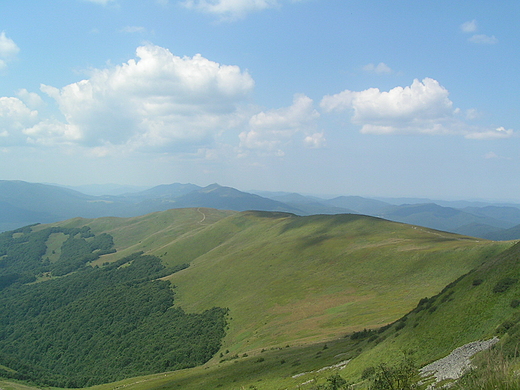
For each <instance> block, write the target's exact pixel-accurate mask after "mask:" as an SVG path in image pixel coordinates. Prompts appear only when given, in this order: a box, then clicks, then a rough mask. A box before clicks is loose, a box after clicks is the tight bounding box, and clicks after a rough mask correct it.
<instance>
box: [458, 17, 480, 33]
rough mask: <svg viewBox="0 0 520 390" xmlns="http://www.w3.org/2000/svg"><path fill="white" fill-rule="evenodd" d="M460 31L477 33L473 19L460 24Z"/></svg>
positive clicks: (475, 22)
mask: <svg viewBox="0 0 520 390" xmlns="http://www.w3.org/2000/svg"><path fill="white" fill-rule="evenodd" d="M460 29H461V30H462V31H463V32H465V33H472V32H475V31H477V21H476V20H475V19H473V20H470V21H468V22H464V23H462V24H461V26H460Z"/></svg>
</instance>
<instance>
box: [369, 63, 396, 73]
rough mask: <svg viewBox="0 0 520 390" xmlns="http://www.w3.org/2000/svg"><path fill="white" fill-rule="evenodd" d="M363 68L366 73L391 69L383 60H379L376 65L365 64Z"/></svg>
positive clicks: (390, 70)
mask: <svg viewBox="0 0 520 390" xmlns="http://www.w3.org/2000/svg"><path fill="white" fill-rule="evenodd" d="M363 70H364V71H365V72H368V73H376V74H388V73H392V69H391V68H390V67H389V66H388V65H387V64H385V63H384V62H380V63H379V64H377V65H374V64H368V65H365V66H363Z"/></svg>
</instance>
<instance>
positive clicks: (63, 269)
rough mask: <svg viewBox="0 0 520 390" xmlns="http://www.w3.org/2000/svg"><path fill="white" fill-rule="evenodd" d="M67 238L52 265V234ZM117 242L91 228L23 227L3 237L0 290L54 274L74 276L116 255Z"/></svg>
mask: <svg viewBox="0 0 520 390" xmlns="http://www.w3.org/2000/svg"><path fill="white" fill-rule="evenodd" d="M57 233H61V234H64V235H65V236H68V238H67V239H66V241H65V242H64V243H63V244H62V246H61V253H60V256H59V258H58V259H57V260H56V261H54V262H51V261H50V260H49V258H48V257H45V254H46V252H47V242H48V240H49V237H50V236H51V235H52V234H57ZM114 251H115V249H114V240H113V238H112V236H111V235H109V234H106V233H103V234H100V235H97V236H96V235H94V234H93V233H92V232H91V231H90V228H89V227H88V226H85V227H82V228H61V227H52V228H47V229H42V230H38V231H33V230H32V229H31V227H24V228H21V229H18V230H14V231H11V232H4V233H2V234H0V289H3V288H5V287H8V286H9V285H11V284H13V283H21V284H23V283H27V282H30V281H34V280H36V275H38V274H42V273H44V272H51V273H52V274H53V275H54V276H63V275H66V274H68V273H70V272H74V271H76V270H78V269H80V268H81V267H83V266H85V265H86V264H87V263H89V262H91V261H94V260H96V259H97V258H99V256H101V255H104V254H107V253H112V252H114Z"/></svg>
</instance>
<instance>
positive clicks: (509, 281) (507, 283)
mask: <svg viewBox="0 0 520 390" xmlns="http://www.w3.org/2000/svg"><path fill="white" fill-rule="evenodd" d="M517 281H518V279H513V278H504V279H500V280H499V281H498V282H497V284H496V285H495V287H493V292H494V293H503V292H506V291H507V290H508V289H509V287H511V286H512V285H513V284H515V283H516V282H517Z"/></svg>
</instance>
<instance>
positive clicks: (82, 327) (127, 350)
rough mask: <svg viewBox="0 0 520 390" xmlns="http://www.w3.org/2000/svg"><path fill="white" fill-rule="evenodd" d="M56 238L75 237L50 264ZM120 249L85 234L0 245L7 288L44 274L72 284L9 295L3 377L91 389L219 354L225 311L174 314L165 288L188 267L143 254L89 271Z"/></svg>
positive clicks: (3, 303)
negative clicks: (50, 242) (98, 259)
mask: <svg viewBox="0 0 520 390" xmlns="http://www.w3.org/2000/svg"><path fill="white" fill-rule="evenodd" d="M57 232H58V233H64V234H67V235H68V237H67V238H66V239H65V240H64V241H63V244H62V248H61V254H60V256H59V260H57V261H55V262H54V263H49V262H45V259H43V260H42V256H44V254H45V253H46V250H47V249H46V246H45V242H46V241H47V239H48V237H49V236H50V234H52V233H57ZM42 245H43V246H45V248H44V247H43V246H42ZM112 248H113V242H112V238H111V237H110V236H109V235H99V236H94V235H92V234H91V233H90V231H89V230H87V229H83V230H81V229H79V230H78V229H76V231H72V230H65V229H60V230H59V231H58V230H56V229H55V228H52V229H46V230H41V231H38V232H34V233H33V232H30V231H20V232H17V233H15V234H13V233H12V232H11V233H9V234H7V235H2V236H1V237H0V254H1V255H0V256H3V257H2V258H1V259H0V264H1V265H0V267H1V269H0V277H4V279H1V278H0V282H1V281H2V280H4V281H5V280H7V277H8V275H10V274H11V275H13V274H18V275H25V276H27V277H28V276H34V275H35V274H37V273H38V272H41V271H42V270H49V272H53V273H54V274H56V273H57V274H59V275H65V276H62V277H60V278H53V279H51V280H48V281H45V282H39V283H29V284H23V283H22V280H21V278H18V279H16V280H14V281H13V280H11V281H9V280H7V282H5V283H4V285H3V286H2V287H3V288H2V289H1V290H0V376H4V377H11V378H17V379H23V380H30V381H32V382H35V383H37V384H39V385H46V386H56V387H86V386H92V385H95V384H100V383H105V382H110V381H115V380H120V379H123V378H125V377H131V376H137V375H145V374H151V373H157V372H163V371H168V370H175V369H180V368H187V367H193V366H196V365H200V364H203V363H205V362H206V361H207V360H209V359H210V358H211V357H212V356H213V355H214V354H215V353H216V352H217V351H218V349H219V348H220V345H221V340H222V338H223V337H224V334H225V327H226V320H225V317H226V310H225V309H220V308H214V309H211V310H208V311H205V312H203V313H201V314H187V313H185V312H184V311H183V310H182V309H180V308H175V307H173V301H174V291H173V289H172V286H171V284H170V283H169V282H167V281H163V280H158V279H159V278H161V277H163V276H165V275H168V274H171V273H173V272H176V271H178V270H180V269H183V268H185V267H187V266H188V265H186V264H185V265H181V266H178V267H176V268H166V267H165V266H164V265H162V264H161V261H160V259H159V258H157V257H155V256H145V255H143V254H142V253H136V254H133V255H131V256H129V257H126V258H124V259H121V260H119V261H117V262H114V263H111V264H108V265H105V266H103V267H90V266H85V264H86V263H87V262H89V261H91V260H92V259H93V258H94V256H98V255H99V254H101V253H106V252H107V251H110V250H112ZM60 262H61V263H62V264H63V265H64V266H63V267H61V266H60V268H58V264H59V263H60ZM60 270H61V271H60ZM71 270H74V271H76V272H72V273H70V272H69V271H71ZM55 272H56V273H55ZM2 366H4V367H8V368H9V369H7V370H6V369H2V368H1V367H2Z"/></svg>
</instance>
